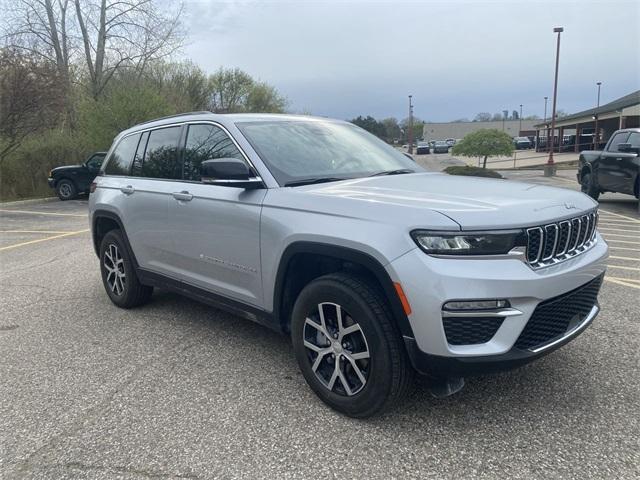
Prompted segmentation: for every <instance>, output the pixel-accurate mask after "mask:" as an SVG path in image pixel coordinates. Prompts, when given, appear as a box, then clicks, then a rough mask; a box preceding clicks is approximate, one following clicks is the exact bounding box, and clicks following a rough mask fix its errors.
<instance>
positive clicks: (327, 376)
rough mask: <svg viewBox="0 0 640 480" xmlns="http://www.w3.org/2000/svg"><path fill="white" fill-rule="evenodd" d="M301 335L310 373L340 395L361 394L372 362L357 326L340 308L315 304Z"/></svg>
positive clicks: (330, 304) (334, 305)
mask: <svg viewBox="0 0 640 480" xmlns="http://www.w3.org/2000/svg"><path fill="white" fill-rule="evenodd" d="M302 332H303V337H304V338H303V341H304V346H305V348H306V350H307V358H308V360H309V363H310V366H311V370H312V371H313V373H314V374H315V376H316V378H317V379H318V380H319V381H320V383H322V385H324V386H325V387H326V388H327V389H328V390H330V391H332V392H334V393H337V394H339V395H343V396H349V397H350V396H352V395H355V394H357V393H358V392H360V391H361V390H362V389H363V388H364V386H365V385H366V383H367V378H368V376H369V370H370V369H369V364H370V361H371V358H370V353H369V346H368V344H367V339H366V338H365V335H364V332H363V331H362V328H361V327H360V325H359V324H358V323H357V322H356V321H355V319H354V318H353V317H351V315H349V313H348V312H347V311H345V310H344V309H343V308H342V307H341V306H340V305H337V304H335V303H330V302H324V303H320V304H318V306H317V307H316V309H315V310H314V311H313V312H312V313H311V314H310V315H309V316H308V317H307V318H306V319H305V322H304V328H303V330H302Z"/></svg>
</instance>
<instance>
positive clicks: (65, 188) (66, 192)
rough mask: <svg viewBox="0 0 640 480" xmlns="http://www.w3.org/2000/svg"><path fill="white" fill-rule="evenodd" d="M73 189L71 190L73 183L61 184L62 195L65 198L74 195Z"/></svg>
mask: <svg viewBox="0 0 640 480" xmlns="http://www.w3.org/2000/svg"><path fill="white" fill-rule="evenodd" d="M72 193H73V192H72V191H71V185H69V184H68V183H63V184H62V185H60V195H62V196H63V197H64V198H69V197H70V196H71V195H72Z"/></svg>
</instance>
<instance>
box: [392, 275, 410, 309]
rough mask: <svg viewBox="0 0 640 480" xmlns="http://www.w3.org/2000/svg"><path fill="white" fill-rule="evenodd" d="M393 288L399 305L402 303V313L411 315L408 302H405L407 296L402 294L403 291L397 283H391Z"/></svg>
mask: <svg viewBox="0 0 640 480" xmlns="http://www.w3.org/2000/svg"><path fill="white" fill-rule="evenodd" d="M393 286H394V287H395V289H396V293H397V294H398V298H399V299H400V303H402V308H403V310H404V313H405V314H406V315H411V305H409V300H407V296H406V295H405V294H404V290H402V285H400V284H399V283H398V282H393Z"/></svg>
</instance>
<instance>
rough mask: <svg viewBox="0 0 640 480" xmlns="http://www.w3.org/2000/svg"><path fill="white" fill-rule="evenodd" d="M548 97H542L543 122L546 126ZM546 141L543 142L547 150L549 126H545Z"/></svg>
mask: <svg viewBox="0 0 640 480" xmlns="http://www.w3.org/2000/svg"><path fill="white" fill-rule="evenodd" d="M548 99H549V97H544V124H545V126H546V123H547V100H548ZM546 133H547V141H546V142H545V144H546V145H545V146H546V147H547V150H548V149H549V127H547V131H546Z"/></svg>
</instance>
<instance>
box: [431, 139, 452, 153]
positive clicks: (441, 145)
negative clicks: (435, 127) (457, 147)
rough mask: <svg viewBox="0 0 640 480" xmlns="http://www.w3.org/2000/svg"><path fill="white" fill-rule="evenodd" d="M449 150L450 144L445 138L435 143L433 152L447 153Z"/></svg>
mask: <svg viewBox="0 0 640 480" xmlns="http://www.w3.org/2000/svg"><path fill="white" fill-rule="evenodd" d="M448 151H449V144H448V143H447V142H446V141H444V140H437V141H436V143H434V144H433V153H447V152H448Z"/></svg>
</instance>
